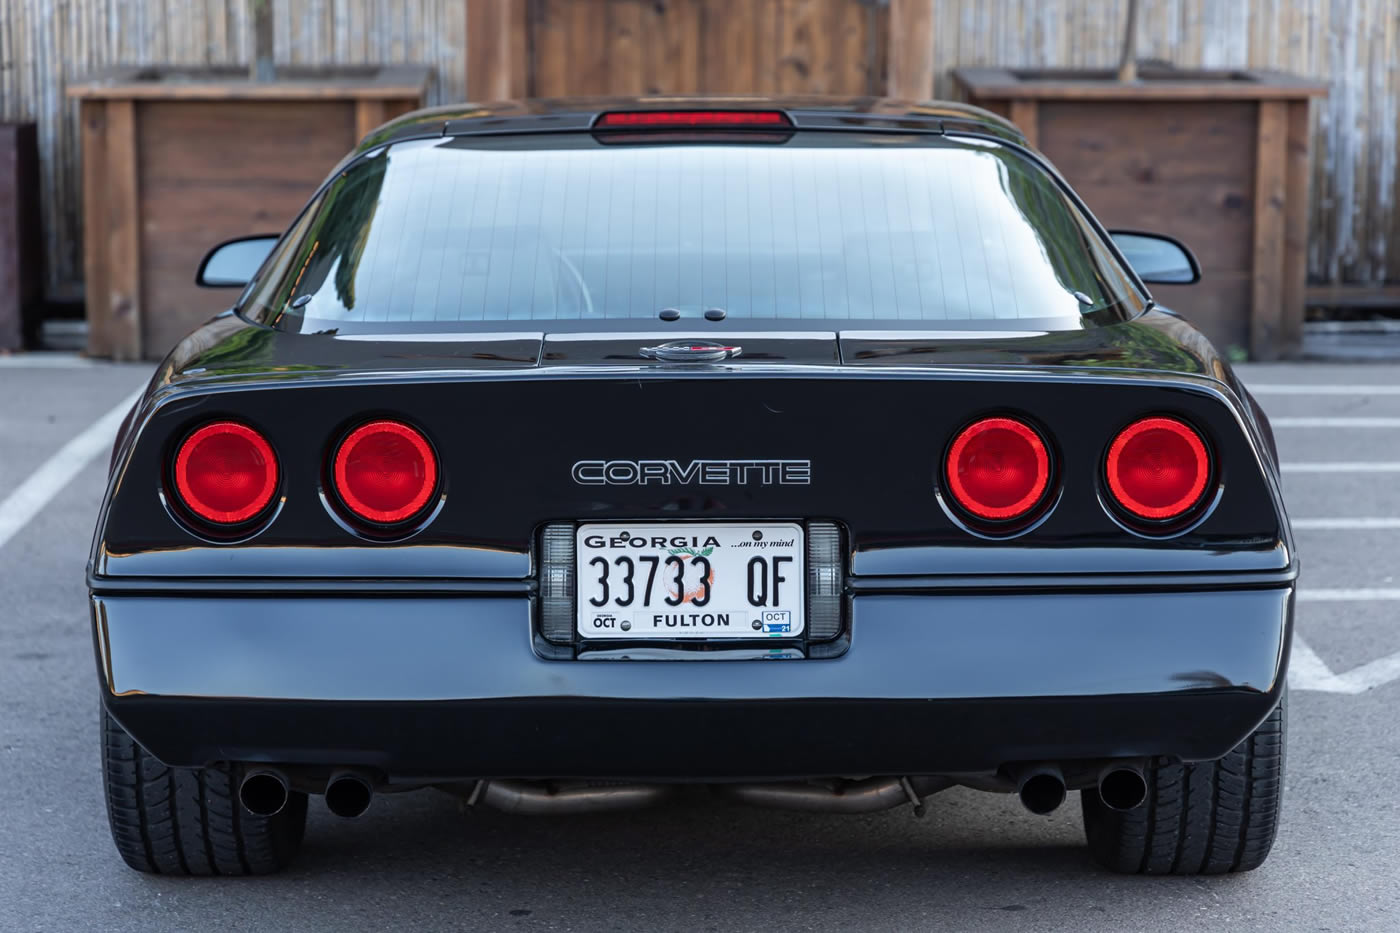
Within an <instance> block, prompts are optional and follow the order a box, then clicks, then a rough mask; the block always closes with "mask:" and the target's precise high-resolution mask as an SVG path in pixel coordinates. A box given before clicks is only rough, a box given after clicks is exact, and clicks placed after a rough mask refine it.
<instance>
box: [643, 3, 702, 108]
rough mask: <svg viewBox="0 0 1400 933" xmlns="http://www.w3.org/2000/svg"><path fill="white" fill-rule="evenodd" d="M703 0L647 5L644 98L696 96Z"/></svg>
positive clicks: (698, 83)
mask: <svg viewBox="0 0 1400 933" xmlns="http://www.w3.org/2000/svg"><path fill="white" fill-rule="evenodd" d="M703 2H704V0H667V2H666V3H649V4H646V8H645V9H644V11H643V12H644V14H645V20H644V22H643V28H645V29H646V31H647V42H646V46H645V50H644V51H645V55H644V58H643V62H644V64H643V66H642V67H643V69H644V74H643V81H642V84H643V86H644V87H645V88H646V92H647V93H648V94H698V93H699V92H700V90H701V87H702V83H703V80H704V79H703V77H702V75H701V70H702V62H701V57H702V53H701V42H700V41H697V40H698V39H699V38H700V37H701V36H702V34H703V32H704V30H703V28H702V25H703V22H704V16H703V9H702V3H703Z"/></svg>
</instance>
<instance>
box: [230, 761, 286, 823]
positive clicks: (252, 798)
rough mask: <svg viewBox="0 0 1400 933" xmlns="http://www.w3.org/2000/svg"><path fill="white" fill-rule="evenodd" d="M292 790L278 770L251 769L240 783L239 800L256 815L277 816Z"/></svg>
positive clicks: (244, 807)
mask: <svg viewBox="0 0 1400 933" xmlns="http://www.w3.org/2000/svg"><path fill="white" fill-rule="evenodd" d="M290 794H291V790H290V789H289V788H288V786H287V779H286V777H284V776H283V775H282V774H281V773H279V772H277V771H268V770H259V771H251V772H249V773H248V774H246V775H244V776H243V781H242V782H241V783H240V784H239V785H238V802H239V803H241V804H242V805H243V809H245V810H247V811H248V812H249V813H251V814H253V815H254V816H262V817H268V816H276V815H277V814H279V813H281V812H282V808H283V807H285V806H286V805H287V798H288V797H289V796H290Z"/></svg>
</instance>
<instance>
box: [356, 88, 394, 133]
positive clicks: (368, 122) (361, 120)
mask: <svg viewBox="0 0 1400 933" xmlns="http://www.w3.org/2000/svg"><path fill="white" fill-rule="evenodd" d="M386 119H387V117H386V115H385V112H384V101H382V100H377V99H374V98H367V97H362V98H360V99H359V100H357V101H355V138H356V139H364V138H365V137H366V136H368V135H369V134H370V131H371V130H373V129H374V128H375V127H376V126H379V125H380V124H381V123H383V122H384V121H385V120H386Z"/></svg>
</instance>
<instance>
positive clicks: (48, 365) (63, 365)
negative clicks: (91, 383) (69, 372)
mask: <svg viewBox="0 0 1400 933" xmlns="http://www.w3.org/2000/svg"><path fill="white" fill-rule="evenodd" d="M101 365H110V364H103V363H99V362H98V361H97V360H94V359H90V358H88V357H86V356H79V355H78V354H76V353H11V354H8V355H6V354H0V369H88V368H89V367H92V366H101Z"/></svg>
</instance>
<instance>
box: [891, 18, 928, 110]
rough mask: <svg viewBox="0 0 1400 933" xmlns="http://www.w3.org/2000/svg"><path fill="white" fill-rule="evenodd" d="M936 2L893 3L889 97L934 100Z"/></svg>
mask: <svg viewBox="0 0 1400 933" xmlns="http://www.w3.org/2000/svg"><path fill="white" fill-rule="evenodd" d="M933 65H934V62H933V0H890V37H889V79H888V81H887V82H886V88H887V93H888V94H889V96H890V97H895V98H903V99H905V100H928V99H929V98H931V97H932V96H933V76H934V68H933Z"/></svg>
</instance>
